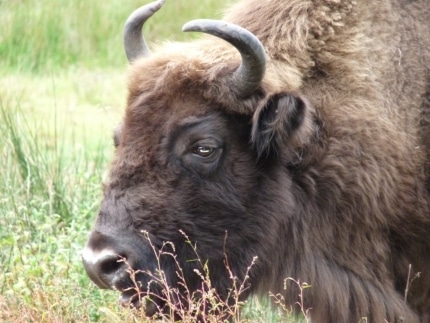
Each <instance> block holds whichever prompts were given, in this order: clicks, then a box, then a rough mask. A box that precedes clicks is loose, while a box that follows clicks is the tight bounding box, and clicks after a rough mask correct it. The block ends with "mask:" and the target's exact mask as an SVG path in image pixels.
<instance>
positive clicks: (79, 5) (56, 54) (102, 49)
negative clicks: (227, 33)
mask: <svg viewBox="0 0 430 323" xmlns="http://www.w3.org/2000/svg"><path fill="white" fill-rule="evenodd" d="M148 2H150V1H146V0H145V1H142V0H121V1H120V0H113V1H87V0H73V1H55V0H22V1H11V0H5V1H0V70H1V69H13V70H20V71H31V72H35V71H37V72H40V71H46V70H52V69H56V68H64V67H69V66H70V65H79V66H84V67H89V68H95V67H109V68H112V67H124V66H125V64H126V60H125V56H124V53H123V49H122V46H121V44H122V29H123V26H124V22H125V20H126V18H127V17H128V15H129V14H130V13H131V12H132V11H133V10H134V9H136V8H138V7H139V6H141V5H143V4H146V3H148ZM227 2H229V1H228V0H221V1H214V0H186V1H178V0H167V1H166V4H165V6H164V7H163V9H162V12H160V13H158V14H157V15H155V16H154V17H153V18H152V19H151V20H150V21H148V24H147V26H145V35H146V36H147V38H148V40H149V41H150V42H152V41H158V40H163V39H166V38H169V39H178V40H181V39H185V38H186V37H190V35H189V34H185V33H182V32H181V26H182V24H184V23H185V22H186V21H188V20H191V19H195V18H204V17H211V18H216V17H220V15H221V11H220V8H222V7H223V5H224V4H225V3H227ZM230 2H231V1H230Z"/></svg>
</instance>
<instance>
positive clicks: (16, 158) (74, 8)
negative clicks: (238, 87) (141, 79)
mask: <svg viewBox="0 0 430 323" xmlns="http://www.w3.org/2000/svg"><path fill="white" fill-rule="evenodd" d="M227 2H230V1H229V0H223V1H220V0H186V1H179V0H167V3H166V5H165V8H163V10H162V12H160V13H159V14H157V15H156V16H154V18H153V19H152V20H151V21H150V22H149V23H148V26H145V30H146V33H145V34H146V35H148V36H147V38H148V39H149V41H161V40H165V39H184V38H185V37H191V36H190V35H189V34H187V35H186V34H184V33H182V32H181V31H180V30H181V26H182V24H183V23H184V22H186V21H188V20H191V19H194V18H202V17H212V18H213V17H219V16H220V15H221V12H220V11H219V10H220V8H222V7H223V5H224V4H225V3H227ZM143 3H145V1H144V2H143ZM143 3H142V1H137V0H124V1H117V0H114V1H108V2H106V1H104V2H103V1H86V0H74V1H56V0H37V1H36V0H21V1H13V0H0V138H1V139H0V161H1V167H2V169H1V171H0V321H1V322H96V321H103V322H120V321H127V322H133V321H142V320H144V319H143V318H142V317H140V316H139V315H138V314H139V313H133V312H132V311H130V310H126V309H122V308H120V307H119V306H118V305H117V304H116V298H117V296H118V295H117V293H115V292H109V291H102V290H99V289H98V288H96V287H95V285H94V284H92V283H91V282H90V280H89V279H88V278H87V276H86V274H85V273H84V269H83V266H82V265H81V260H80V251H81V249H82V247H83V245H84V243H85V240H86V238H87V235H88V232H89V230H90V229H91V226H92V223H93V221H94V218H95V215H96V213H97V209H98V204H99V202H100V199H101V183H102V181H103V177H104V176H105V172H106V170H107V168H108V163H109V160H110V158H111V155H112V151H113V148H112V140H111V131H112V129H113V128H114V126H115V125H116V123H118V122H119V120H120V118H121V114H122V109H123V106H124V101H125V98H126V81H125V77H126V67H127V61H126V58H125V55H124V53H123V48H122V40H121V36H122V27H123V24H124V21H125V19H126V18H127V16H128V14H129V13H131V11H132V10H134V9H135V8H137V7H139V6H140V5H142V4H143ZM245 316H246V317H248V318H249V320H251V321H253V322H254V321H256V322H259V321H261V322H267V321H272V322H275V321H276V320H277V316H276V315H275V314H274V312H270V311H267V309H266V307H265V306H261V305H258V304H257V303H256V301H255V300H253V301H251V305H250V306H248V307H247V308H246V309H245Z"/></svg>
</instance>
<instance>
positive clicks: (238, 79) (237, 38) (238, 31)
mask: <svg viewBox="0 0 430 323" xmlns="http://www.w3.org/2000/svg"><path fill="white" fill-rule="evenodd" d="M182 31H199V32H204V33H207V34H211V35H214V36H217V37H219V38H222V39H224V40H225V41H227V42H229V43H230V44H232V45H233V46H234V47H236V49H237V50H238V51H239V53H240V55H241V56H242V62H241V64H240V66H239V68H238V69H237V70H236V71H235V72H234V74H233V76H232V84H234V85H233V86H234V87H235V92H236V94H238V95H239V96H240V97H242V98H246V97H248V96H250V95H251V94H252V92H253V91H254V90H255V89H256V88H257V87H258V86H259V85H260V83H261V81H262V79H263V77H264V72H265V70H266V55H265V51H264V47H263V45H262V44H261V42H260V41H259V40H258V38H257V37H256V36H255V35H254V34H253V33H251V32H249V31H248V30H246V29H244V28H242V27H239V26H237V25H235V24H231V23H228V22H225V21H221V20H210V19H197V20H192V21H190V22H187V23H186V24H185V25H184V26H183V27H182Z"/></svg>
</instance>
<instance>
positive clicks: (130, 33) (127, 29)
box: [123, 0, 165, 63]
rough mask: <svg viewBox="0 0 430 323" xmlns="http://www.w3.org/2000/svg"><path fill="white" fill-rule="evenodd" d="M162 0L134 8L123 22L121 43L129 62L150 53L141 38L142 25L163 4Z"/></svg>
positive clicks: (163, 0) (143, 39)
mask: <svg viewBox="0 0 430 323" xmlns="http://www.w3.org/2000/svg"><path fill="white" fill-rule="evenodd" d="M164 2H165V0H158V1H154V2H151V3H149V4H147V5H145V6H142V7H140V8H138V9H136V10H135V11H133V12H132V13H131V15H130V16H129V17H128V19H127V21H126V22H125V25H124V34H123V43H124V50H125V54H126V55H127V58H128V61H129V62H130V63H131V62H132V61H134V60H135V59H136V58H138V57H141V56H149V55H150V54H151V50H150V49H149V47H148V44H147V43H146V41H145V38H143V35H142V27H143V25H144V23H145V22H146V21H147V20H148V19H149V18H150V17H151V16H152V15H153V14H154V13H155V12H157V11H158V10H159V9H160V8H161V7H162V6H163V4H164Z"/></svg>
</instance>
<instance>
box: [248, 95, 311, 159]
mask: <svg viewBox="0 0 430 323" xmlns="http://www.w3.org/2000/svg"><path fill="white" fill-rule="evenodd" d="M311 128H312V127H311V120H310V112H309V104H308V103H307V101H306V100H304V99H302V98H301V97H299V96H294V95H291V94H287V93H279V94H274V95H272V96H269V97H268V98H267V99H266V100H265V101H264V102H263V103H262V104H260V105H259V106H258V107H257V109H256V111H255V113H254V117H253V121H252V133H251V142H252V144H253V146H254V149H255V151H256V153H257V156H258V158H259V159H260V158H261V157H264V156H265V157H271V156H276V157H278V158H282V159H285V158H287V159H289V160H291V158H292V155H294V151H295V150H297V148H298V147H299V146H301V145H303V144H304V142H307V141H308V139H309V135H310V133H311Z"/></svg>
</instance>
